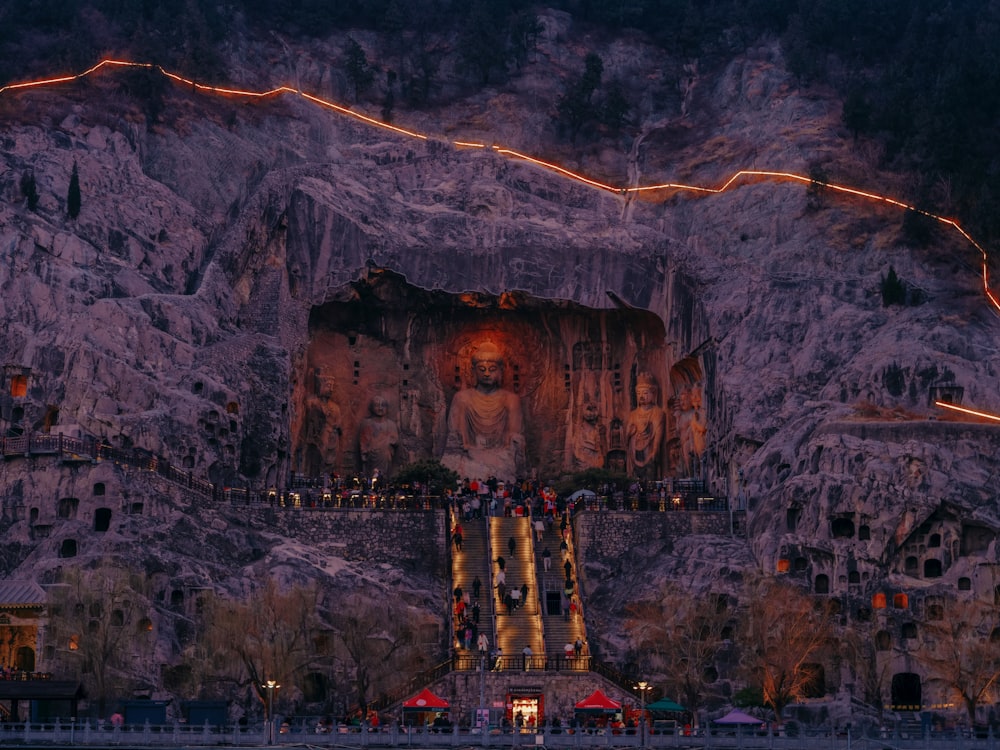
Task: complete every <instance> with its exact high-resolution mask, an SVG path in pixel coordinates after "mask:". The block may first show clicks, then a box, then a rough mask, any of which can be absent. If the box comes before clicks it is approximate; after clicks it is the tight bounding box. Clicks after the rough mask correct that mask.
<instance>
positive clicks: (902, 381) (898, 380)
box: [882, 362, 906, 398]
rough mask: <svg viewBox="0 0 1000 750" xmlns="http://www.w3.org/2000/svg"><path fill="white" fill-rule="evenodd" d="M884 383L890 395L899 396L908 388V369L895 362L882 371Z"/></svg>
mask: <svg viewBox="0 0 1000 750" xmlns="http://www.w3.org/2000/svg"><path fill="white" fill-rule="evenodd" d="M882 385H884V386H885V389H886V391H888V392H889V395H890V396H893V397H895V398H899V397H900V396H902V395H903V391H904V390H905V389H906V371H905V370H903V368H902V367H900V366H899V365H898V364H897V363H895V362H893V363H892V364H891V365H889V366H888V367H886V368H885V369H884V370H883V371H882Z"/></svg>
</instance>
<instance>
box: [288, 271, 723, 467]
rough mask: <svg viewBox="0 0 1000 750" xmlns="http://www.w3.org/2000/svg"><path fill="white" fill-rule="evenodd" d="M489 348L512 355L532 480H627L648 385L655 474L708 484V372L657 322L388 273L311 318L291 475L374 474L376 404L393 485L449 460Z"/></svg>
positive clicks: (508, 364)
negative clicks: (466, 396) (389, 440)
mask: <svg viewBox="0 0 1000 750" xmlns="http://www.w3.org/2000/svg"><path fill="white" fill-rule="evenodd" d="M484 341H490V342H491V343H492V344H494V345H495V346H496V348H497V349H499V350H500V351H501V352H502V354H503V360H504V371H503V383H502V387H503V388H505V389H507V390H510V391H513V392H514V393H516V394H517V396H518V397H519V399H520V401H521V405H522V409H523V413H524V459H525V461H524V463H525V466H526V468H527V470H529V471H537V472H538V474H539V475H540V476H558V475H560V474H563V473H566V472H569V471H579V470H583V469H585V468H611V469H624V466H622V465H621V464H622V461H623V459H622V456H623V455H624V451H623V450H622V445H620V443H622V442H623V440H622V437H621V435H620V433H621V431H622V429H623V427H622V425H627V422H628V417H629V415H630V413H632V412H633V411H634V410H635V409H636V408H637V395H636V394H637V385H640V384H642V383H644V382H646V381H645V380H644V378H646V379H647V380H651V381H652V383H653V390H654V391H655V393H656V395H655V404H656V406H658V407H659V408H660V409H662V410H663V412H664V413H665V423H666V426H665V430H664V435H663V439H662V441H661V443H660V445H659V450H658V451H657V452H656V455H654V456H653V457H652V460H651V467H652V468H650V470H649V471H650V473H651V475H654V476H657V477H663V476H671V477H687V476H701V475H702V474H703V467H702V466H701V460H702V456H703V454H704V453H705V443H704V434H705V431H706V430H707V426H706V424H705V415H706V414H708V413H709V411H710V409H709V405H708V404H707V403H705V402H704V401H705V396H706V395H707V389H706V388H705V369H706V368H705V367H704V364H703V362H702V360H701V358H700V357H699V356H691V355H689V356H680V355H678V354H675V349H674V346H673V345H674V344H676V342H668V341H667V333H666V329H665V326H664V323H663V321H662V320H661V319H660V318H659V317H658V316H657V315H655V314H653V313H650V312H648V311H644V310H640V309H634V308H628V307H624V306H622V307H617V308H608V309H595V308H588V307H584V306H582V305H579V304H576V303H573V302H569V301H565V300H551V299H541V298H537V297H533V296H531V295H528V294H526V293H523V292H506V293H503V294H500V295H491V294H486V293H476V292H466V293H462V294H453V293H447V292H443V291H433V290H424V289H420V288H417V287H415V286H412V285H410V284H408V283H407V282H406V281H405V279H403V278H402V277H401V276H399V275H397V274H395V273H392V272H389V271H384V270H378V269H369V271H368V273H367V275H366V276H365V277H364V278H362V279H361V280H358V281H356V282H352V283H351V284H349V285H348V286H347V287H346V288H344V289H342V290H340V291H338V292H337V293H336V295H334V298H331V299H330V301H327V302H326V303H323V304H320V305H317V306H316V307H314V308H313V309H312V311H311V313H310V319H309V344H308V347H307V351H306V354H305V356H304V358H303V360H302V363H301V366H300V368H299V369H298V371H297V373H296V376H295V385H294V394H293V399H294V400H295V401H296V402H297V404H298V408H297V409H295V410H294V413H295V415H296V417H295V419H296V421H295V422H294V423H293V424H292V425H291V434H292V441H293V452H292V469H293V471H295V472H297V473H300V474H303V475H305V476H311V477H319V476H323V475H326V474H338V475H340V476H357V475H359V474H364V473H366V469H368V468H369V467H368V466H367V465H366V463H365V460H363V458H362V454H361V448H360V434H361V430H362V426H363V424H364V423H365V422H366V421H368V420H369V418H370V414H369V412H370V409H371V408H372V405H373V404H374V402H375V401H376V399H382V400H384V401H385V404H386V407H385V412H386V413H385V417H386V418H388V420H390V421H391V422H392V423H393V427H394V429H395V430H396V431H397V432H398V435H396V440H395V442H394V443H393V444H392V445H391V450H390V451H387V455H386V457H385V458H384V463H385V464H387V465H388V471H389V473H390V474H391V472H392V470H394V469H397V468H399V467H400V466H402V465H403V464H406V463H409V462H413V461H418V460H421V459H425V458H439V457H441V456H442V454H443V453H444V451H445V445H446V440H447V432H448V428H447V415H448V409H449V406H450V404H451V403H452V401H453V399H454V398H455V395H456V393H458V392H459V391H461V390H462V389H463V388H467V387H470V386H471V385H473V383H474V380H473V377H472V373H471V367H470V365H471V357H470V353H471V352H472V351H475V350H476V348H477V346H479V345H481V344H482V342H484ZM589 415H593V416H592V417H590V419H588V416H589ZM616 426H618V431H616V429H615V428H616ZM588 430H589V432H588ZM590 435H593V436H594V437H589V436H590ZM616 438H617V441H616ZM584 440H587V441H589V442H588V443H587V445H588V446H599V448H596V449H594V450H593V451H592V452H591V454H590V457H589V458H587V459H585V458H583V457H582V456H583V454H582V452H581V451H579V450H578V449H577V448H578V446H579V445H580V443H581V441H584ZM586 461H590V463H589V465H588V463H586ZM500 478H501V479H503V478H504V477H500ZM514 478H516V477H507V479H514Z"/></svg>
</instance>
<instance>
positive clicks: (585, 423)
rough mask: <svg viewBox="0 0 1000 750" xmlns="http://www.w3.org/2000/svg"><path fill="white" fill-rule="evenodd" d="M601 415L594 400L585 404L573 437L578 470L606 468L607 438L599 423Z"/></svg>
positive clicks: (575, 462)
mask: <svg viewBox="0 0 1000 750" xmlns="http://www.w3.org/2000/svg"><path fill="white" fill-rule="evenodd" d="M600 417H601V414H600V411H599V410H598V408H597V404H595V403H593V402H592V401H588V402H587V403H586V404H584V407H583V415H582V417H581V419H580V422H579V424H577V426H576V434H575V435H574V437H573V468H574V470H576V471H581V470H584V469H595V468H596V469H602V468H604V457H605V454H606V453H607V447H606V444H607V439H606V435H605V431H604V426H603V425H601V424H600V423H599V420H600Z"/></svg>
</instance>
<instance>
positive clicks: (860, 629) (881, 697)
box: [843, 620, 891, 722]
mask: <svg viewBox="0 0 1000 750" xmlns="http://www.w3.org/2000/svg"><path fill="white" fill-rule="evenodd" d="M867 625H868V626H867V627H865V626H864V624H863V623H861V624H858V625H857V626H855V627H853V628H848V629H847V630H846V631H845V633H844V640H843V650H844V658H845V659H846V661H847V663H848V665H849V666H850V668H851V671H852V672H853V673H854V677H855V679H856V680H857V683H858V685H859V686H860V688H861V699H862V700H863V701H864V702H865V703H867V704H868V705H869V706H871V707H872V708H874V709H875V711H876V712H877V714H878V718H879V722H881V721H882V714H883V711H884V707H885V690H886V687H887V686H888V680H889V675H890V666H891V661H890V659H888V658H879V653H880V652H879V650H878V648H877V645H876V644H877V632H878V630H879V626H878V624H877V623H876V622H875V621H874V620H872V621H870V622H869V623H868V624H867Z"/></svg>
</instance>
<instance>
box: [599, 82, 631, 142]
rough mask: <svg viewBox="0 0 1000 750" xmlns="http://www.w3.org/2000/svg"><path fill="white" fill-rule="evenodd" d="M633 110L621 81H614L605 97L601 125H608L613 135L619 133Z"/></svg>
mask: <svg viewBox="0 0 1000 750" xmlns="http://www.w3.org/2000/svg"><path fill="white" fill-rule="evenodd" d="M631 108H632V107H631V104H629V100H628V97H627V96H626V95H625V89H624V88H623V87H622V85H621V83H620V82H619V81H613V82H612V83H611V84H610V85H609V86H608V88H607V93H606V94H605V95H604V103H603V105H602V107H601V123H602V124H604V125H606V126H607V127H608V129H610V130H611V132H612V133H617V132H618V131H619V130H621V128H622V126H623V125H624V124H625V123H626V122H627V120H628V113H629V110H630V109H631Z"/></svg>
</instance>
